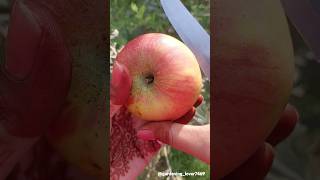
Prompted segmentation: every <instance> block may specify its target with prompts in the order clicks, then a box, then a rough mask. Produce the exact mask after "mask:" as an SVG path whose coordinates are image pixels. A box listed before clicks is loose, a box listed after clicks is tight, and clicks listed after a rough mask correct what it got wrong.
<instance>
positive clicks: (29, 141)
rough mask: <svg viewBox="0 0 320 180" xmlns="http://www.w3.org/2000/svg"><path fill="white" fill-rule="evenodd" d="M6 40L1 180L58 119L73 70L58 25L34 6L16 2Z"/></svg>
mask: <svg viewBox="0 0 320 180" xmlns="http://www.w3.org/2000/svg"><path fill="white" fill-rule="evenodd" d="M6 34H7V35H6ZM4 35H5V36H6V37H4V38H3V39H2V42H1V43H2V45H3V46H4V47H5V48H3V49H2V55H3V56H2V57H1V59H0V179H3V178H4V177H6V175H7V174H8V173H9V172H10V171H11V168H12V167H13V166H14V165H15V163H16V162H17V161H19V159H20V158H21V157H22V156H23V154H24V153H25V152H26V151H28V150H29V149H30V148H31V147H32V146H33V144H34V143H35V142H36V141H37V139H38V138H39V137H40V136H41V135H42V134H43V133H44V132H45V131H46V128H47V126H48V125H49V123H50V122H51V120H53V119H54V118H55V117H56V116H57V114H58V112H59V111H60V108H61V106H62V104H63V103H64V100H65V96H66V95H67V92H68V86H69V78H70V64H71V61H70V59H69V56H68V53H67V51H66V49H65V48H64V44H63V41H62V37H60V32H59V29H58V28H57V26H56V24H55V22H54V21H53V20H52V19H51V16H50V15H49V14H46V13H44V12H43V11H42V10H41V8H38V7H37V6H36V5H35V4H33V3H29V1H28V2H25V1H15V2H14V4H13V7H12V12H11V16H10V25H9V29H8V32H7V33H4Z"/></svg>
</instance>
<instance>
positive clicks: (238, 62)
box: [211, 0, 294, 179]
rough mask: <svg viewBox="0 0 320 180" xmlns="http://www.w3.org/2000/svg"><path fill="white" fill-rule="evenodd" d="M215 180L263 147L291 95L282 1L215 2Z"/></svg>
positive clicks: (291, 69) (291, 72)
mask: <svg viewBox="0 0 320 180" xmlns="http://www.w3.org/2000/svg"><path fill="white" fill-rule="evenodd" d="M213 7H214V9H215V14H214V15H213V22H214V25H215V26H214V28H213V33H212V34H213V39H214V43H213V52H212V56H211V57H212V58H213V59H214V61H213V67H214V70H213V76H214V77H213V86H214V90H213V97H212V98H213V109H214V111H213V124H214V130H213V141H212V142H213V147H214V148H213V167H215V171H214V172H215V173H214V174H213V178H214V179H216V178H217V179H218V178H221V177H222V176H224V175H226V174H228V173H230V172H231V171H232V170H234V169H235V168H236V167H238V166H240V165H241V164H242V163H243V162H245V161H246V160H247V159H248V158H249V157H250V156H251V155H252V154H253V153H254V152H255V151H256V150H257V148H258V147H259V146H261V145H262V144H263V142H264V140H265V139H266V138H267V136H268V135H269V134H270V132H271V131H272V129H273V128H274V126H275V125H276V124H277V122H278V120H279V118H280V116H281V114H282V112H283V110H284V108H285V106H286V104H287V103H288V98H289V96H290V92H291V88H292V85H293V79H294V55H293V48H292V42H291V37H290V32H289V29H288V23H287V20H286V17H285V15H284V12H283V9H282V7H281V4H280V1H278V0H262V1H255V0H239V1H237V2H235V1H232V0H216V1H214V3H213Z"/></svg>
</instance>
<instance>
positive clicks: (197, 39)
mask: <svg viewBox="0 0 320 180" xmlns="http://www.w3.org/2000/svg"><path fill="white" fill-rule="evenodd" d="M160 2H161V6H162V8H163V10H164V12H165V14H166V16H167V18H168V19H169V21H170V23H171V25H172V26H173V28H174V29H175V30H176V32H177V34H178V35H179V37H180V38H181V40H182V41H183V42H184V43H185V44H186V45H187V46H188V47H189V48H190V49H191V51H192V52H193V53H194V55H195V56H196V58H197V60H198V63H199V65H200V67H201V70H202V71H203V73H204V75H205V76H206V77H207V78H208V79H209V80H210V36H209V34H208V33H207V32H206V30H205V29H204V28H203V27H202V26H201V25H200V23H199V22H198V21H197V20H196V19H195V18H194V17H193V16H192V15H191V13H190V12H189V11H188V9H187V8H186V7H185V6H184V5H183V4H182V2H181V1H180V0H160Z"/></svg>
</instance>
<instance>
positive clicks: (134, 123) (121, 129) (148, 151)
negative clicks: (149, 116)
mask: <svg viewBox="0 0 320 180" xmlns="http://www.w3.org/2000/svg"><path fill="white" fill-rule="evenodd" d="M110 110H111V111H110V116H111V117H110V119H111V132H110V139H111V142H110V176H111V179H132V178H134V177H137V176H138V175H139V174H140V173H141V172H142V171H143V169H144V168H145V166H147V165H148V162H149V161H150V160H151V158H152V157H153V156H154V155H155V154H156V152H157V151H158V150H159V149H160V147H161V144H160V143H159V142H157V141H156V140H154V141H143V140H140V139H138V138H137V135H136V133H137V129H138V128H139V127H140V126H142V125H143V124H145V122H144V121H143V120H140V119H137V118H134V117H132V115H131V114H130V113H129V112H128V110H127V108H126V107H125V106H116V105H111V108H110Z"/></svg>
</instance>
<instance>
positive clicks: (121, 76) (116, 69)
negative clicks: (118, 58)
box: [110, 62, 132, 105]
mask: <svg viewBox="0 0 320 180" xmlns="http://www.w3.org/2000/svg"><path fill="white" fill-rule="evenodd" d="M131 84H132V80H131V77H130V75H129V71H128V69H127V68H126V67H125V66H123V65H121V64H119V63H118V62H115V63H114V65H113V70H112V77H111V83H110V86H111V87H110V99H111V102H112V103H113V104H116V105H122V104H125V103H126V101H127V99H128V97H129V94H130V89H131Z"/></svg>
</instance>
